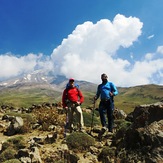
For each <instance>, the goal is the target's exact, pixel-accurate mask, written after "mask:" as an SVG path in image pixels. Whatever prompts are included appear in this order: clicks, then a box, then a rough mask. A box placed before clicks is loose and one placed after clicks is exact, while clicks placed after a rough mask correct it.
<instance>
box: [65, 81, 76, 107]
mask: <svg viewBox="0 0 163 163" xmlns="http://www.w3.org/2000/svg"><path fill="white" fill-rule="evenodd" d="M75 88H76V89H77V91H78V93H79V85H78V84H76V83H75ZM68 90H69V83H67V84H66V98H65V103H66V104H68V103H70V100H69V99H68Z"/></svg>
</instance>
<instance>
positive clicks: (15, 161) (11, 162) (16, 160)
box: [3, 159, 21, 163]
mask: <svg viewBox="0 0 163 163" xmlns="http://www.w3.org/2000/svg"><path fill="white" fill-rule="evenodd" d="M3 163H21V162H20V161H19V160H18V159H10V160H7V161H4V162H3Z"/></svg>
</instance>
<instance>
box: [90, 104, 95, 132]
mask: <svg viewBox="0 0 163 163" xmlns="http://www.w3.org/2000/svg"><path fill="white" fill-rule="evenodd" d="M95 104H96V101H93V110H92V121H91V131H90V134H91V132H92V129H93V120H94V112H95V106H96V105H95Z"/></svg>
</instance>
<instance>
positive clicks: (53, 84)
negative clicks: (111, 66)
mask: <svg viewBox="0 0 163 163" xmlns="http://www.w3.org/2000/svg"><path fill="white" fill-rule="evenodd" d="M67 82H68V79H67V78H66V77H65V76H61V75H57V76H56V75H54V74H53V73H52V72H43V71H34V72H32V73H30V74H24V75H23V76H19V77H16V78H13V79H10V80H6V81H3V82H0V89H3V88H22V87H26V88H32V87H43V88H47V87H48V88H50V89H53V90H56V91H63V89H64V88H65V86H66V84H67ZM76 82H77V83H78V84H79V85H80V87H81V88H82V89H84V90H87V89H88V90H90V89H91V90H92V89H93V90H94V89H95V87H96V84H93V83H89V82H86V81H76Z"/></svg>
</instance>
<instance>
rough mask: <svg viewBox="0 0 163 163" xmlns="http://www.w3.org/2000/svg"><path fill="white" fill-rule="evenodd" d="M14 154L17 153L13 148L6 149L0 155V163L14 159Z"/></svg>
mask: <svg viewBox="0 0 163 163" xmlns="http://www.w3.org/2000/svg"><path fill="white" fill-rule="evenodd" d="M16 153H17V152H16V150H14V149H13V148H8V149H6V150H4V151H3V152H2V153H1V154H0V162H4V161H6V160H10V159H15V155H16Z"/></svg>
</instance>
